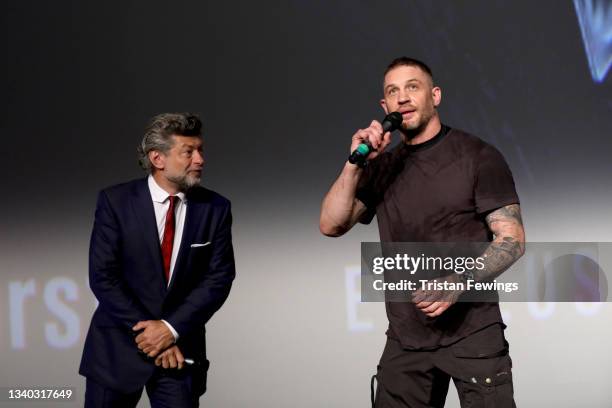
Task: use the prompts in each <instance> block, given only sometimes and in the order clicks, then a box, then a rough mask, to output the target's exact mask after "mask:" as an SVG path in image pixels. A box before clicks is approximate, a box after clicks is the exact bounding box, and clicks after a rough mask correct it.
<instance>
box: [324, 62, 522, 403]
mask: <svg viewBox="0 0 612 408" xmlns="http://www.w3.org/2000/svg"><path fill="white" fill-rule="evenodd" d="M383 87H384V88H383V92H384V98H383V99H382V100H381V101H380V103H381V105H382V107H383V109H384V111H385V112H386V113H387V114H388V113H390V112H400V113H401V114H402V119H403V121H402V124H401V127H400V129H399V131H400V132H401V134H402V139H403V143H400V144H399V145H398V146H396V147H395V148H393V149H391V150H390V151H385V150H386V148H387V146H388V145H389V144H390V142H391V134H390V132H386V133H385V134H383V128H382V126H381V124H380V123H379V122H377V121H372V123H371V124H370V126H369V127H368V128H366V129H360V130H358V131H357V132H356V133H355V135H353V138H352V144H351V149H350V150H351V151H354V150H355V149H356V148H357V146H358V145H359V144H361V143H364V142H368V143H369V144H371V146H372V148H373V149H374V150H373V151H372V152H371V153H370V154H369V155H368V157H367V159H368V165H367V166H366V167H365V168H362V167H360V166H358V165H355V164H351V163H349V162H347V163H346V164H345V166H344V168H343V170H342V173H341V174H340V176H339V177H338V179H337V180H336V182H335V183H334V184H333V186H332V187H331V189H330V191H329V192H328V193H327V195H326V196H325V199H324V200H323V205H322V209H321V219H320V228H321V232H322V233H323V234H325V235H328V236H334V237H337V236H340V235H343V234H344V233H345V232H347V231H348V230H349V229H351V228H352V227H353V226H354V225H355V224H356V223H357V222H362V223H366V224H367V223H369V222H370V221H371V220H372V218H373V217H374V215H375V214H376V215H377V218H378V225H379V230H380V238H381V241H382V242H487V241H491V244H490V245H489V246H488V248H487V249H486V251H485V252H484V254H482V257H483V258H484V264H485V267H484V269H482V270H476V271H474V274H473V276H470V279H474V280H476V281H490V280H492V279H494V278H495V277H497V276H499V274H501V273H502V272H503V271H504V270H506V269H507V268H508V267H509V266H510V265H511V264H512V263H514V262H515V261H516V260H517V259H518V258H519V257H520V256H521V255H522V254H523V252H524V240H525V236H524V231H523V226H522V221H521V216H520V207H519V199H518V196H517V194H516V191H515V188H514V182H513V179H512V173H511V172H510V169H509V168H508V165H507V164H506V162H505V160H504V158H503V156H502V155H501V154H500V153H499V151H497V150H496V149H495V148H494V147H492V146H491V145H489V144H487V143H485V142H484V141H482V140H481V139H479V138H477V137H475V136H472V135H470V134H468V133H465V132H463V131H460V130H457V129H451V128H449V127H448V126H445V125H443V124H442V123H441V122H440V118H439V116H438V112H437V109H436V108H437V106H438V105H439V104H440V101H441V97H442V93H441V89H440V88H439V87H437V86H434V84H433V77H432V73H431V69H430V68H429V67H428V66H427V65H425V64H424V63H423V62H421V61H418V60H415V59H412V58H407V57H401V58H398V59H396V60H394V61H393V62H392V63H391V64H390V65H389V67H388V68H387V70H386V72H385V76H384V85H383ZM445 279H447V280H450V281H455V282H461V281H462V280H463V279H466V278H465V277H464V276H461V275H458V274H451V275H450V276H448V277H446V278H445ZM460 295H461V292H460V291H454V292H453V291H445V292H439V293H437V294H434V295H432V294H428V297H424V296H423V295H422V293H420V292H419V291H417V292H416V293H415V295H414V297H413V298H412V302H387V303H386V308H387V316H388V319H389V330H388V331H387V344H386V346H385V350H384V352H383V355H382V357H381V360H380V364H379V367H378V372H377V375H376V378H377V380H378V388H377V393H376V394H377V395H376V407H377V408H382V407H431V406H433V407H442V406H444V402H445V400H446V394H447V392H448V386H449V382H450V378H452V379H453V381H454V383H455V385H456V387H457V390H458V392H459V399H460V401H461V406H462V407H463V406H468V405H469V406H479V407H480V406H482V407H496V408H500V407H502V408H503V407H514V406H515V404H514V399H513V387H512V373H511V366H512V363H511V360H510V356H509V355H508V343H507V342H506V340H505V338H504V334H503V329H504V328H505V325H504V324H503V321H502V318H501V314H500V311H499V305H498V303H491V302H488V303H486V302H473V303H466V302H457V300H458V298H459V296H460ZM431 296H433V298H432V297H431ZM470 404H471V405H470Z"/></svg>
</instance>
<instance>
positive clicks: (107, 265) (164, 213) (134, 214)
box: [79, 113, 235, 407]
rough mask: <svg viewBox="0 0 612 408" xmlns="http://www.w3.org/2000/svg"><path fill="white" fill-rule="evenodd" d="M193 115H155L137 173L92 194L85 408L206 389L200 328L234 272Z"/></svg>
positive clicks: (224, 211)
mask: <svg viewBox="0 0 612 408" xmlns="http://www.w3.org/2000/svg"><path fill="white" fill-rule="evenodd" d="M201 127H202V123H201V121H200V119H199V118H198V117H197V116H196V115H193V114H189V113H164V114H160V115H157V116H155V117H154V118H153V119H152V121H151V122H150V124H149V126H148V127H147V129H146V132H145V135H144V137H143V139H142V142H141V144H140V146H139V147H138V152H139V155H140V164H141V166H142V167H143V169H145V170H146V171H148V172H149V175H148V176H147V177H146V178H143V179H138V180H133V181H130V182H127V183H123V184H119V185H116V186H113V187H109V188H107V189H104V190H102V191H101V192H100V194H99V196H98V202H97V207H96V214H95V220H94V226H93V231H92V235H91V244H90V250H89V282H90V286H91V289H92V291H93V292H94V294H95V296H96V298H97V299H98V301H99V305H98V307H97V309H96V310H95V312H94V315H93V317H92V320H91V325H90V328H89V331H88V334H87V338H86V340H85V346H84V350H83V357H82V360H81V366H80V370H79V372H80V374H82V375H83V376H85V377H86V378H87V381H86V392H85V406H86V407H135V406H136V405H137V403H138V401H139V399H140V396H141V394H142V390H143V388H145V387H146V389H147V394H148V395H149V399H150V401H151V405H152V406H172V407H194V406H198V400H199V397H200V395H202V394H203V393H204V392H205V390H206V373H207V370H208V360H207V359H206V346H205V324H206V322H207V321H208V320H209V319H210V318H211V317H212V315H213V314H214V313H215V312H216V311H217V310H218V309H219V308H220V307H221V305H222V304H223V302H224V301H225V299H226V298H227V296H228V294H229V291H230V288H231V284H232V281H233V279H234V276H235V266H234V254H233V248H232V238H231V223H232V217H231V210H230V202H229V201H228V200H227V199H226V198H224V197H222V196H221V195H219V194H217V193H215V192H213V191H211V190H208V189H206V188H204V187H201V186H200V178H201V174H202V166H203V164H204V157H203V150H202V138H201Z"/></svg>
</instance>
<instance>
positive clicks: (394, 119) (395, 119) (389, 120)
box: [382, 112, 404, 133]
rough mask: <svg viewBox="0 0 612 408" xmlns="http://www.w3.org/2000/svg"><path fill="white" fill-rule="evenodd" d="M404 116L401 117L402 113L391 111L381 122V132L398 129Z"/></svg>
mask: <svg viewBox="0 0 612 408" xmlns="http://www.w3.org/2000/svg"><path fill="white" fill-rule="evenodd" d="M403 121H404V118H402V114H401V113H399V112H391V113H390V114H388V115H387V116H385V119H384V120H383V122H382V128H383V133H385V132H393V131H394V130H396V129H399V127H400V126H402V122H403Z"/></svg>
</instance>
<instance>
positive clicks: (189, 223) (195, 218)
mask: <svg viewBox="0 0 612 408" xmlns="http://www.w3.org/2000/svg"><path fill="white" fill-rule="evenodd" d="M205 207H206V204H205V203H202V202H200V201H198V200H197V198H196V197H189V196H187V214H185V226H184V227H183V236H182V238H181V247H180V249H179V253H178V256H177V259H176V264H175V265H174V271H173V273H172V278H171V279H170V285H169V286H168V291H170V290H171V289H172V288H173V287H174V285H175V282H176V281H177V279H180V275H181V273H183V272H184V269H185V267H186V263H187V258H188V257H189V251H190V250H191V244H192V243H193V242H194V241H195V239H196V236H197V233H198V230H199V229H200V223H201V222H202V219H203V212H204V209H205Z"/></svg>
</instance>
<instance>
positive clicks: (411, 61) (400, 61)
mask: <svg viewBox="0 0 612 408" xmlns="http://www.w3.org/2000/svg"><path fill="white" fill-rule="evenodd" d="M402 65H405V66H408V67H418V68H420V69H421V70H422V71H423V72H425V73H426V74H427V75H429V78H431V83H432V85H433V72H432V71H431V68H429V65H427V64H426V63H424V62H423V61H420V60H418V59H416V58H410V57H399V58H396V59H394V60H393V61H391V63H390V64H389V65H388V66H387V69H386V70H385V74H384V75H387V73H389V71H391V70H392V69H394V68H397V67H400V66H402Z"/></svg>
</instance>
